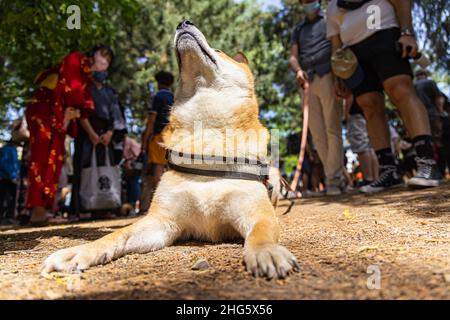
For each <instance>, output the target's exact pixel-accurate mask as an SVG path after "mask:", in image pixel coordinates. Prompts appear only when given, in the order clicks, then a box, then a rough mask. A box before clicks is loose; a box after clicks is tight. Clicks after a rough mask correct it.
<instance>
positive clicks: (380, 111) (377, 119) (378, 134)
mask: <svg viewBox="0 0 450 320" xmlns="http://www.w3.org/2000/svg"><path fill="white" fill-rule="evenodd" d="M356 101H357V102H358V105H359V106H360V107H361V109H362V110H363V112H364V117H365V118H366V123H367V132H368V133H369V140H370V143H371V144H372V146H373V147H374V149H375V150H381V149H385V148H390V134H389V126H388V123H387V119H386V110H385V104H384V95H383V94H382V93H380V92H368V93H365V94H363V95H361V96H359V97H357V98H356Z"/></svg>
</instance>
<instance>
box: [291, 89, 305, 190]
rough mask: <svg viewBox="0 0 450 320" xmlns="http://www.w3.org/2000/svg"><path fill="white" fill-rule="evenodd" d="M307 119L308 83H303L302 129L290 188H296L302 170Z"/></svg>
mask: <svg viewBox="0 0 450 320" xmlns="http://www.w3.org/2000/svg"><path fill="white" fill-rule="evenodd" d="M308 119H309V83H308V82H305V83H304V84H303V129H302V142H301V144H300V154H299V157H298V163H297V168H296V169H295V175H294V179H293V180H292V183H291V189H292V190H294V191H295V190H296V189H297V185H298V180H299V179H300V172H301V170H302V165H303V160H304V158H305V150H306V143H307V139H308Z"/></svg>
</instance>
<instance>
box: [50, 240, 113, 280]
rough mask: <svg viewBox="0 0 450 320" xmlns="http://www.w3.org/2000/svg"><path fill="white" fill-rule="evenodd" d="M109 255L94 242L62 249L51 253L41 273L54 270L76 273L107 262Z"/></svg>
mask: <svg viewBox="0 0 450 320" xmlns="http://www.w3.org/2000/svg"><path fill="white" fill-rule="evenodd" d="M107 260H108V259H107V255H106V254H105V253H103V252H102V251H101V250H99V249H98V248H96V247H95V246H93V245H92V244H84V245H80V246H76V247H72V248H67V249H62V250H59V251H56V252H55V253H53V254H51V255H50V256H49V257H48V258H47V259H46V260H45V261H44V264H43V265H42V269H41V273H42V274H45V273H50V272H53V271H60V272H67V273H75V272H80V271H83V270H86V269H88V268H89V267H92V266H95V265H98V264H103V263H106V262H107Z"/></svg>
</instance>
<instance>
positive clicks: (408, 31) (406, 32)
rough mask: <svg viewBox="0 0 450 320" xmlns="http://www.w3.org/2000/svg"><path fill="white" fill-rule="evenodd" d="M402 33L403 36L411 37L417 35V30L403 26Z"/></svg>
mask: <svg viewBox="0 0 450 320" xmlns="http://www.w3.org/2000/svg"><path fill="white" fill-rule="evenodd" d="M401 35H402V36H410V37H414V38H415V37H416V32H415V31H414V29H413V28H402V30H401Z"/></svg>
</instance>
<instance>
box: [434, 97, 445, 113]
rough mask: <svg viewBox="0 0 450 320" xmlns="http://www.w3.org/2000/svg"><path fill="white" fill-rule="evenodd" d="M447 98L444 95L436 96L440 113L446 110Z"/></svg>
mask: <svg viewBox="0 0 450 320" xmlns="http://www.w3.org/2000/svg"><path fill="white" fill-rule="evenodd" d="M444 106H445V98H444V96H443V95H440V96H437V97H436V107H437V109H438V111H439V112H440V113H442V112H444V111H445V110H444Z"/></svg>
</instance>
